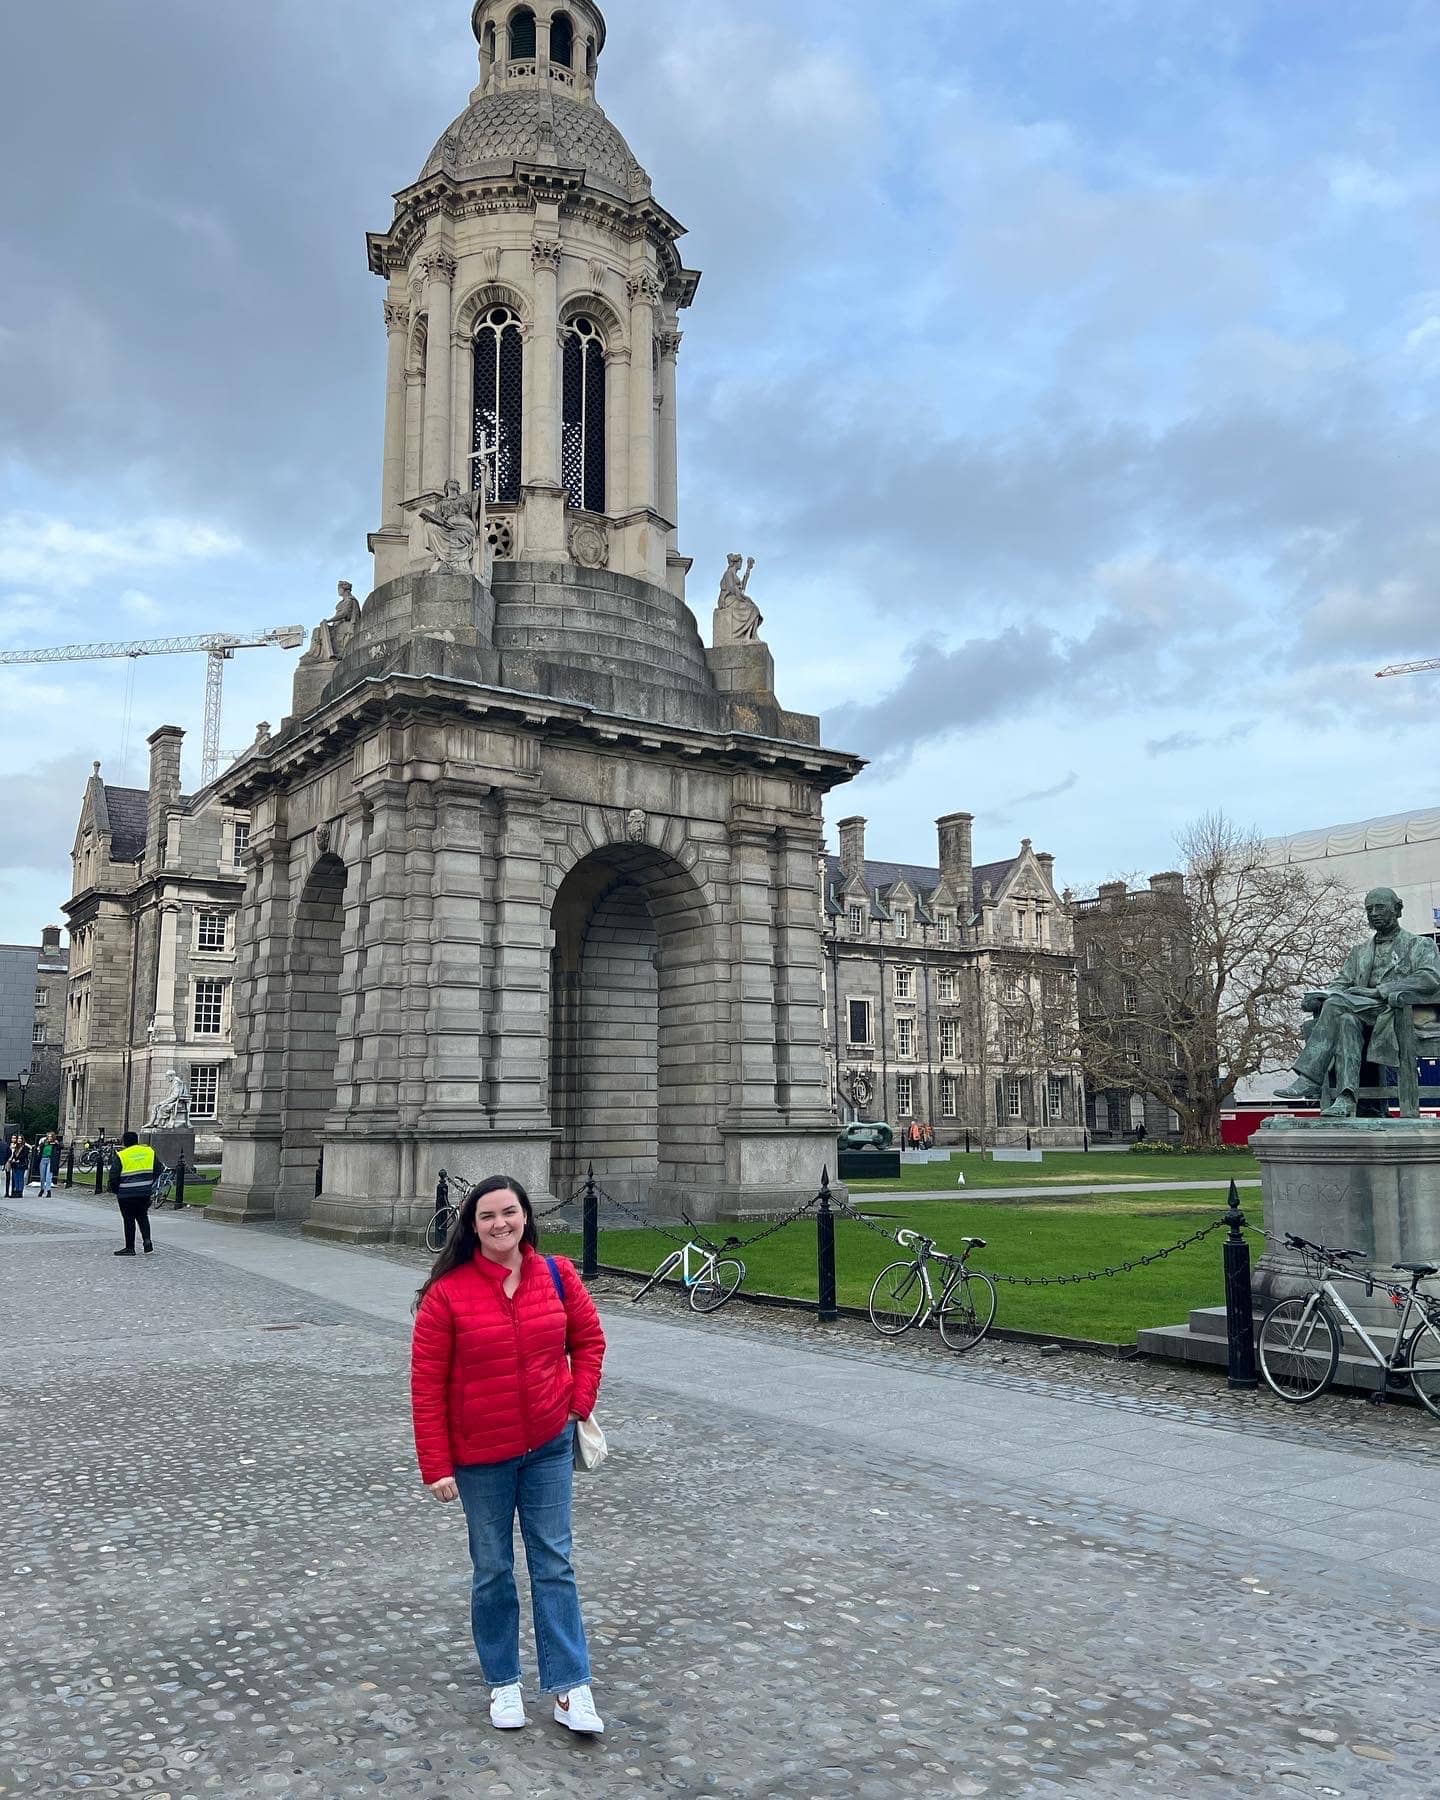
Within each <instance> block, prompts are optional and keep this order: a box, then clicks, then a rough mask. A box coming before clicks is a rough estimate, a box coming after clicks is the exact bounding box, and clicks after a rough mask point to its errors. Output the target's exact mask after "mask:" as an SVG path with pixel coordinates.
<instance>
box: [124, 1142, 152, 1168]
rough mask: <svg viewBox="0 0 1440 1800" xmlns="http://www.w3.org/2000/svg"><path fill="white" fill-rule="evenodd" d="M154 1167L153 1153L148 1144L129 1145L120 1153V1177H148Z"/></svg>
mask: <svg viewBox="0 0 1440 1800" xmlns="http://www.w3.org/2000/svg"><path fill="white" fill-rule="evenodd" d="M154 1167H155V1152H154V1150H152V1149H151V1147H150V1145H149V1144H131V1146H130V1147H129V1149H128V1150H122V1151H121V1152H120V1173H121V1174H122V1175H148V1174H150V1173H151V1171H152V1170H153V1169H154Z"/></svg>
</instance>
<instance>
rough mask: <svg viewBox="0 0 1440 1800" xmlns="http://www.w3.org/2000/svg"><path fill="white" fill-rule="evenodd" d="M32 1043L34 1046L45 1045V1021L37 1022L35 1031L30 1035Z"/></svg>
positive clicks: (38, 1020) (39, 1020)
mask: <svg viewBox="0 0 1440 1800" xmlns="http://www.w3.org/2000/svg"><path fill="white" fill-rule="evenodd" d="M30 1042H31V1043H32V1044H43V1043H44V1042H45V1021H44V1020H43V1019H37V1020H36V1021H35V1029H34V1030H33V1031H32V1032H31V1034H30Z"/></svg>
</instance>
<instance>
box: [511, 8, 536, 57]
mask: <svg viewBox="0 0 1440 1800" xmlns="http://www.w3.org/2000/svg"><path fill="white" fill-rule="evenodd" d="M510 60H511V62H534V60H535V15H534V13H533V12H531V10H530V8H529V7H528V6H522V7H521V8H520V11H519V12H517V13H511V15H510Z"/></svg>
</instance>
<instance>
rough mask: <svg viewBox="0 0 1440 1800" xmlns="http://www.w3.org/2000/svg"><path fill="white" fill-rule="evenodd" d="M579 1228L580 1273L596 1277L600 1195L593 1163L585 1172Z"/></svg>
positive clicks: (598, 1270) (598, 1264)
mask: <svg viewBox="0 0 1440 1800" xmlns="http://www.w3.org/2000/svg"><path fill="white" fill-rule="evenodd" d="M580 1228H581V1250H580V1273H581V1274H582V1275H585V1276H590V1275H598V1274H599V1273H600V1194H599V1191H598V1190H597V1188H596V1186H595V1165H594V1163H591V1164H589V1165H588V1167H587V1168H586V1170H585V1191H584V1196H583V1198H582V1200H581V1214H580Z"/></svg>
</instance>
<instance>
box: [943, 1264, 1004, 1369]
mask: <svg viewBox="0 0 1440 1800" xmlns="http://www.w3.org/2000/svg"><path fill="white" fill-rule="evenodd" d="M994 1318H995V1283H994V1282H993V1281H992V1280H991V1279H990V1277H989V1276H988V1275H982V1274H981V1273H980V1271H979V1270H978V1269H967V1270H966V1271H965V1273H964V1274H963V1275H962V1276H961V1277H960V1279H959V1280H958V1281H957V1282H956V1283H955V1285H954V1287H953V1288H951V1290H950V1292H949V1293H948V1294H947V1295H946V1296H945V1298H944V1299H943V1300H942V1301H941V1302H940V1336H941V1337H942V1338H943V1339H944V1340H945V1342H946V1343H947V1344H948V1345H949V1346H950V1348H951V1349H952V1350H973V1349H974V1347H975V1345H976V1344H978V1343H979V1342H980V1340H981V1338H983V1337H984V1335H985V1333H986V1332H987V1331H988V1330H989V1329H990V1326H991V1324H992V1323H993V1321H994Z"/></svg>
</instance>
